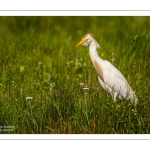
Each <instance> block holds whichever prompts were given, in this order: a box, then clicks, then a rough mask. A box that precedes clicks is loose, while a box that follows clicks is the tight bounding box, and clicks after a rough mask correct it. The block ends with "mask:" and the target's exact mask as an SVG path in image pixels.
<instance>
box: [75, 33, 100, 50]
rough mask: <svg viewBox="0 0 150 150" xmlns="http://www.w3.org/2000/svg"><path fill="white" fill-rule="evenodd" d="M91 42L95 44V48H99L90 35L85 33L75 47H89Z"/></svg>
mask: <svg viewBox="0 0 150 150" xmlns="http://www.w3.org/2000/svg"><path fill="white" fill-rule="evenodd" d="M92 42H95V44H96V48H100V45H99V44H98V42H97V41H96V40H95V38H94V36H93V35H92V34H91V33H87V34H86V35H84V36H83V37H82V40H81V41H80V42H79V43H78V44H77V46H76V47H78V46H80V45H83V46H90V44H91V43H92Z"/></svg>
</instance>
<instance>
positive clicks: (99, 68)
mask: <svg viewBox="0 0 150 150" xmlns="http://www.w3.org/2000/svg"><path fill="white" fill-rule="evenodd" d="M92 62H93V66H94V68H95V70H96V72H97V73H98V76H99V77H100V78H101V80H102V81H103V82H104V76H103V68H102V66H101V64H100V63H99V62H98V61H96V60H93V61H92Z"/></svg>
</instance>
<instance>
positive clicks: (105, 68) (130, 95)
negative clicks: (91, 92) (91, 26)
mask: <svg viewBox="0 0 150 150" xmlns="http://www.w3.org/2000/svg"><path fill="white" fill-rule="evenodd" d="M80 45H83V46H89V54H90V57H91V61H92V63H93V66H94V68H95V70H96V72H97V74H98V81H99V83H100V85H101V86H102V88H103V89H104V90H105V91H107V92H108V93H109V94H111V96H112V98H113V99H114V102H116V98H119V99H126V100H131V101H132V103H134V104H135V105H136V104H137V101H138V99H137V97H136V95H135V94H134V92H133V91H132V89H131V87H130V86H129V84H128V82H127V80H126V79H125V77H124V76H123V75H122V73H121V72H120V71H119V70H118V69H117V68H116V67H115V66H113V65H112V64H111V63H110V62H109V61H107V60H103V59H102V58H100V57H99V56H98V52H97V48H99V47H100V45H99V44H98V42H97V41H96V40H95V38H94V36H93V35H92V34H91V33H87V34H86V35H84V36H83V37H82V40H81V41H80V42H79V43H78V44H77V46H76V47H78V46H80Z"/></svg>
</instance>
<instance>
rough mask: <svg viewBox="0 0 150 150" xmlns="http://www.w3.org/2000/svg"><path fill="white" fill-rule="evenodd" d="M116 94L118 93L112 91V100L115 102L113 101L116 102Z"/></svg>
mask: <svg viewBox="0 0 150 150" xmlns="http://www.w3.org/2000/svg"><path fill="white" fill-rule="evenodd" d="M117 95H118V93H116V92H114V95H113V99H114V102H115V103H116V102H117V100H116V98H117Z"/></svg>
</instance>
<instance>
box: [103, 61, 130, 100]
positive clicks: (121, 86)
mask: <svg viewBox="0 0 150 150" xmlns="http://www.w3.org/2000/svg"><path fill="white" fill-rule="evenodd" d="M103 78H104V82H105V84H107V85H108V86H109V87H110V88H112V89H113V90H114V91H115V92H117V93H119V94H121V95H122V96H123V97H124V98H125V97H126V96H127V94H129V90H130V86H129V85H128V83H127V81H126V79H125V78H124V76H123V75H122V73H121V72H120V71H119V70H118V69H117V68H116V67H114V66H113V65H112V64H111V63H110V62H108V61H105V64H103Z"/></svg>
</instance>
